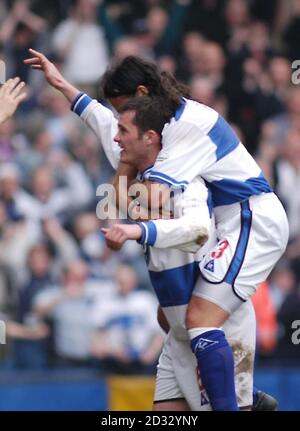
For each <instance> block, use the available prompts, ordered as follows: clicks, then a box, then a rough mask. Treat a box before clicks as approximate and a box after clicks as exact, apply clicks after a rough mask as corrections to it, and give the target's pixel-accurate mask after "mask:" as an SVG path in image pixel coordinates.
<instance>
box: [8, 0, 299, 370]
mask: <svg viewBox="0 0 300 431" xmlns="http://www.w3.org/2000/svg"><path fill="white" fill-rule="evenodd" d="M299 35H300V0H264V1H259V0H201V1H200V0H174V1H168V0H165V1H164V0H145V1H143V2H141V1H136V0H130V1H126V0H108V1H104V0H103V1H101V0H51V1H50V0H43V2H41V1H38V0H32V1H27V0H15V1H13V0H7V1H5V0H3V1H1V2H0V58H1V59H2V60H4V61H5V63H6V71H7V76H8V77H10V76H19V77H21V79H22V80H24V81H25V82H26V83H27V84H28V93H29V96H28V99H27V100H26V102H25V103H23V104H22V106H21V107H20V108H19V109H18V111H17V114H16V115H15V117H14V118H12V119H10V120H8V121H7V122H6V123H4V124H2V125H1V126H0V313H1V314H0V319H1V320H4V321H5V322H6V330H7V344H6V345H5V346H3V345H1V346H0V359H1V363H0V367H2V368H4V369H7V368H15V369H38V368H47V367H60V366H73V365H74V366H95V367H98V368H99V369H102V370H104V371H107V372H111V371H112V372H123V373H124V372H129V373H130V372H138V371H140V372H153V369H154V364H155V362H156V359H157V356H158V353H159V351H160V349H161V346H162V340H163V333H162V331H161V330H160V328H159V326H158V324H157V322H156V308H157V303H156V300H155V297H154V295H153V293H152V291H151V287H150V283H149V279H148V276H147V270H146V266H145V263H144V258H143V255H142V250H141V248H140V246H139V245H138V244H135V243H131V244H127V245H126V247H124V248H123V250H122V251H121V252H118V253H115V252H114V253H113V252H111V251H110V250H109V249H108V248H107V247H106V245H105V242H104V239H103V237H102V236H101V233H100V227H101V222H100V221H99V220H98V219H97V217H96V211H95V208H96V205H97V202H98V198H97V197H96V188H97V186H98V185H99V184H101V183H104V182H109V181H110V180H111V177H112V175H113V171H112V169H111V167H110V166H109V164H108V162H107V160H106V158H105V156H104V154H103V152H102V150H101V147H100V145H99V143H98V142H97V138H96V137H95V136H94V135H93V134H92V132H91V131H90V130H89V129H87V127H86V126H85V125H84V124H83V123H82V122H81V120H80V119H79V118H77V117H76V116H75V114H73V113H72V112H71V111H70V106H69V104H68V102H67V101H66V100H65V99H64V97H63V96H62V95H61V94H60V93H59V92H57V91H56V90H53V89H52V88H51V87H49V85H48V84H47V83H46V81H45V79H44V77H43V74H42V73H40V72H38V71H34V70H31V69H30V68H29V67H27V66H25V65H24V64H23V60H24V59H25V58H27V57H28V48H30V47H31V48H35V49H37V50H40V51H42V52H43V53H45V54H46V55H47V56H49V58H50V59H51V60H52V61H53V62H55V64H56V65H57V66H58V67H59V68H60V70H62V72H63V74H64V76H65V77H66V78H67V79H68V80H70V81H71V82H72V83H73V84H74V85H76V86H77V87H78V88H80V89H81V90H83V91H86V92H87V93H88V94H89V95H91V96H92V97H95V98H98V99H101V89H100V88H99V85H98V83H99V79H100V78H101V76H102V74H103V72H104V71H105V69H106V67H107V66H108V65H109V63H110V62H111V61H112V60H117V59H121V58H123V57H125V56H127V55H139V56H142V57H145V58H147V59H150V60H154V61H156V62H157V63H158V65H159V67H160V68H161V70H167V71H169V72H172V73H173V74H174V75H175V76H176V77H177V78H178V79H180V80H181V81H183V82H185V83H187V84H189V85H190V87H191V95H192V98H194V99H195V100H198V101H200V102H202V103H205V104H207V105H209V106H211V107H213V108H215V109H216V110H217V111H218V112H220V113H221V114H222V115H223V116H224V117H225V118H227V120H228V121H229V122H230V123H231V124H232V126H233V127H234V128H235V130H236V131H237V133H238V134H239V136H240V138H241V140H242V141H243V143H244V144H245V145H246V147H247V149H248V150H249V152H250V153H251V154H253V155H254V156H255V158H256V159H257V161H258V163H259V164H260V166H261V167H262V169H263V171H264V174H265V175H266V177H267V178H268V179H269V181H270V183H271V184H272V186H273V187H274V189H275V191H276V192H277V193H278V195H279V197H280V199H281V200H282V202H283V204H284V206H285V208H286V211H287V214H288V218H289V223H290V242H289V245H288V248H287V252H286V254H285V256H284V257H283V258H282V260H281V261H280V262H279V263H278V265H277V267H276V268H275V270H274V271H273V273H272V274H271V276H270V278H269V279H268V280H267V281H266V283H264V284H263V285H262V286H261V287H260V289H259V291H258V293H257V294H256V296H255V298H254V304H255V308H256V312H257V318H258V357H259V358H260V359H261V361H262V363H263V362H265V361H267V363H271V362H275V363H276V361H280V364H283V363H286V364H287V365H290V364H297V361H298V359H299V358H300V346H298V345H294V344H293V343H292V341H291V335H292V332H293V330H294V329H292V322H293V321H294V320H299V319H300V287H299V286H300V193H299V189H300V86H297V85H295V84H293V83H292V80H291V76H292V73H293V69H292V66H291V64H292V62H293V61H294V60H296V59H299V60H300V40H299V38H300V36H299ZM298 362H299V361H298Z"/></svg>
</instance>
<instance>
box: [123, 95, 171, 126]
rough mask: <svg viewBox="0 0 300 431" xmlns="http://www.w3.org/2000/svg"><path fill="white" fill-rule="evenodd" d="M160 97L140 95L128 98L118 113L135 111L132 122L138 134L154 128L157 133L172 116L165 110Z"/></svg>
mask: <svg viewBox="0 0 300 431" xmlns="http://www.w3.org/2000/svg"><path fill="white" fill-rule="evenodd" d="M163 103H164V101H163V99H162V98H161V97H150V96H140V97H134V98H133V99H129V100H128V101H127V102H126V103H125V104H124V105H123V106H122V108H121V109H120V113H124V112H128V111H132V112H135V117H134V120H133V122H134V124H136V126H137V128H138V130H139V132H140V134H142V133H145V132H146V131H147V130H154V131H155V132H157V133H158V134H159V135H161V132H162V130H163V128H164V125H165V124H166V123H168V122H169V121H170V119H171V117H172V114H171V113H170V112H166V110H165V109H164V105H163Z"/></svg>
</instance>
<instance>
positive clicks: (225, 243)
mask: <svg viewBox="0 0 300 431" xmlns="http://www.w3.org/2000/svg"><path fill="white" fill-rule="evenodd" d="M228 246H229V242H228V241H227V239H224V240H223V241H221V242H220V243H219V244H218V246H217V250H216V251H213V252H212V253H211V257H212V258H213V259H219V257H221V256H222V254H223V253H224V251H225V250H226V248H227V247H228Z"/></svg>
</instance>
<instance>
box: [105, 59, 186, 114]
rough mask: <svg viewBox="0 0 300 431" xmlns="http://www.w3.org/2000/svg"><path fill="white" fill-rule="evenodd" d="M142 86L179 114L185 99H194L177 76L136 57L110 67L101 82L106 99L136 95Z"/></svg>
mask: <svg viewBox="0 0 300 431" xmlns="http://www.w3.org/2000/svg"><path fill="white" fill-rule="evenodd" d="M139 85H144V86H145V87H147V89H148V91H149V95H150V96H160V97H162V98H164V99H165V103H166V104H167V105H168V106H169V109H170V110H171V111H172V112H173V114H174V113H175V111H176V109H177V108H178V107H179V105H180V101H181V98H182V97H190V94H189V89H188V87H187V86H186V85H184V84H182V83H179V82H178V81H177V80H176V79H175V77H174V76H172V75H171V74H170V73H167V72H160V71H159V69H158V67H157V66H156V64H155V63H152V62H149V61H146V60H143V59H142V58H139V57H135V56H128V57H126V58H125V59H123V60H122V61H120V62H118V63H116V64H115V65H113V66H112V67H111V68H109V69H108V70H107V71H106V73H105V74H104V76H103V78H102V80H101V86H102V90H103V93H104V97H105V98H108V99H110V98H111V99H113V98H115V97H118V96H125V95H126V96H134V95H135V93H136V90H137V87H138V86H139Z"/></svg>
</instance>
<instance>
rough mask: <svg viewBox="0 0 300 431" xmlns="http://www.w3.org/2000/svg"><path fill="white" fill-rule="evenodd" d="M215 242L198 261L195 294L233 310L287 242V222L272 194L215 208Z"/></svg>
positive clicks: (279, 255) (267, 273) (247, 296)
mask: <svg viewBox="0 0 300 431" xmlns="http://www.w3.org/2000/svg"><path fill="white" fill-rule="evenodd" d="M214 211H215V219H216V220H215V221H216V234H217V237H218V243H217V245H216V246H215V247H213V248H211V249H210V251H209V252H208V253H206V255H205V257H204V258H203V259H202V260H201V263H200V271H201V275H202V276H200V277H199V279H198V281H197V283H196V286H195V289H194V291H193V294H195V295H196V296H200V297H203V298H205V299H208V300H209V301H212V302H214V303H216V304H217V305H219V306H220V307H222V308H223V309H224V310H225V311H227V312H228V313H229V314H231V313H232V312H233V311H234V310H236V309H237V307H239V306H240V304H241V302H242V301H245V300H247V299H248V298H250V296H251V295H252V294H253V293H254V292H255V291H256V289H257V287H258V285H259V284H260V283H261V282H263V281H265V280H266V278H267V277H268V275H269V274H270V272H271V270H272V269H273V267H274V265H275V264H276V262H277V261H278V259H279V258H280V257H281V256H282V254H283V252H284V251H285V248H286V245H287V241H288V234H289V229H288V222H287V217H286V214H285V211H284V209H283V206H282V205H281V203H280V201H279V199H278V198H277V196H276V195H275V194H274V193H265V194H263V195H259V196H252V197H251V198H250V199H249V200H248V201H244V202H242V203H241V204H234V205H228V206H223V207H219V208H216V209H215V210H214Z"/></svg>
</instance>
